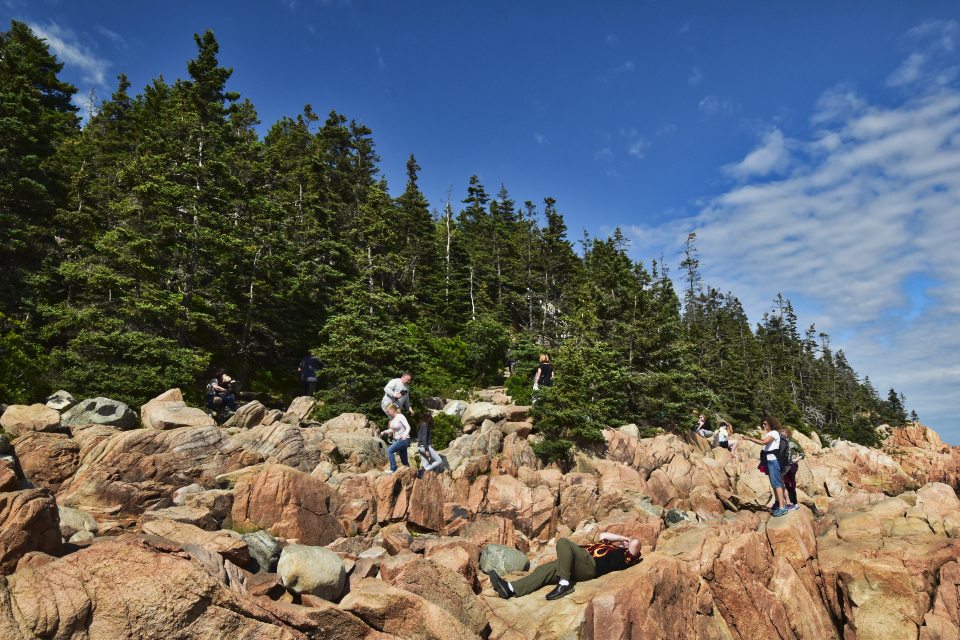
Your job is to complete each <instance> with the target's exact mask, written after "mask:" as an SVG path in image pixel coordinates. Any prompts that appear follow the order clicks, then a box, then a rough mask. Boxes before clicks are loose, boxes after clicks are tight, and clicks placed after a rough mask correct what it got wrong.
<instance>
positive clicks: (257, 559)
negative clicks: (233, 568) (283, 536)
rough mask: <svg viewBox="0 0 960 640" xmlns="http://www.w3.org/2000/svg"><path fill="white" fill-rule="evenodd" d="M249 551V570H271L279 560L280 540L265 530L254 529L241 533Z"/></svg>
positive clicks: (273, 569)
mask: <svg viewBox="0 0 960 640" xmlns="http://www.w3.org/2000/svg"><path fill="white" fill-rule="evenodd" d="M243 541H244V542H246V543H247V550H248V551H249V552H250V560H251V570H255V571H258V572H272V571H275V570H276V568H277V562H279V561H280V552H281V548H280V542H279V541H278V540H277V539H276V538H274V537H273V536H272V535H270V534H269V533H267V532H266V531H254V532H253V533H245V534H243Z"/></svg>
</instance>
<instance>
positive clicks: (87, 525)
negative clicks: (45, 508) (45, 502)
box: [57, 507, 100, 540]
mask: <svg viewBox="0 0 960 640" xmlns="http://www.w3.org/2000/svg"><path fill="white" fill-rule="evenodd" d="M57 511H58V513H59V515H60V535H62V536H63V539H64V540H69V539H70V538H72V537H73V536H74V534H76V533H79V532H81V531H86V532H87V533H92V534H93V535H96V534H97V532H98V531H99V529H100V527H99V525H97V521H96V520H95V519H94V517H93V516H92V515H90V514H89V513H87V512H86V511H80V510H79V509H71V508H70V507H57Z"/></svg>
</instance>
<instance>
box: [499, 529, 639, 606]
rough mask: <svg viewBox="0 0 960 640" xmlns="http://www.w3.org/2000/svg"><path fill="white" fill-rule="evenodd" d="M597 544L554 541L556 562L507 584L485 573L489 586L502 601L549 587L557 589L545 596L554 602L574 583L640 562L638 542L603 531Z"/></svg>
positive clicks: (565, 540) (564, 539) (561, 539)
mask: <svg viewBox="0 0 960 640" xmlns="http://www.w3.org/2000/svg"><path fill="white" fill-rule="evenodd" d="M599 539H600V542H597V543H594V544H588V545H578V544H576V543H575V542H573V541H572V540H570V539H569V538H560V539H559V540H557V559H556V560H554V561H553V562H547V563H545V564H542V565H540V566H539V567H537V568H536V569H534V570H533V571H532V572H530V573H529V574H527V575H526V576H524V577H522V578H520V579H519V580H514V581H513V582H507V581H506V580H504V579H503V578H501V577H500V576H499V575H497V572H496V571H490V572H488V573H487V575H488V576H490V584H491V585H493V589H494V591H496V592H497V595H499V596H500V597H501V598H512V597H514V596H525V595H527V594H530V593H533V592H534V591H536V590H538V589H540V588H541V587H544V586H546V585H548V584H556V585H557V586H556V587H554V589H553V590H552V591H551V592H550V593H548V594H547V596H546V598H547V600H556V599H557V598H562V597H564V596H565V595H568V594H570V593H572V592H573V585H574V583H576V582H582V581H584V580H592V579H594V578H599V577H600V576H602V575H606V574H608V573H610V572H612V571H622V570H623V569H628V568H630V567H632V566H634V565H635V564H636V563H637V562H638V561H639V560H640V541H639V540H637V539H636V538H627V537H624V536H621V535H618V534H616V533H607V532H603V533H601V534H600V538H599Z"/></svg>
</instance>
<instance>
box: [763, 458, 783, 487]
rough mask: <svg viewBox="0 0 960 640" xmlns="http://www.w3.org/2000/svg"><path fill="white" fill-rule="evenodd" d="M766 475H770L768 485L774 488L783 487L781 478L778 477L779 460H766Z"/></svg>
mask: <svg viewBox="0 0 960 640" xmlns="http://www.w3.org/2000/svg"><path fill="white" fill-rule="evenodd" d="M764 464H766V465H767V475H768V476H769V477H770V486H771V487H773V488H774V489H783V478H781V477H780V461H779V460H766V461H765V462H764Z"/></svg>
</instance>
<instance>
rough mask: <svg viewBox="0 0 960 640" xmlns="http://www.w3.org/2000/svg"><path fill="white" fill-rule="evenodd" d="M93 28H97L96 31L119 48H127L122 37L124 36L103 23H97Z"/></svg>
mask: <svg viewBox="0 0 960 640" xmlns="http://www.w3.org/2000/svg"><path fill="white" fill-rule="evenodd" d="M94 28H95V29H96V30H97V33H99V34H100V35H102V36H103V37H105V38H106V39H107V40H110V41H111V42H113V43H114V44H115V45H116V46H118V47H120V48H121V49H126V48H127V41H126V39H124V37H123V36H121V35H120V34H119V33H117V32H116V31H113V30H111V29H107V28H106V27H104V26H103V25H99V24H98V25H97V26H96V27H94Z"/></svg>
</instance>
